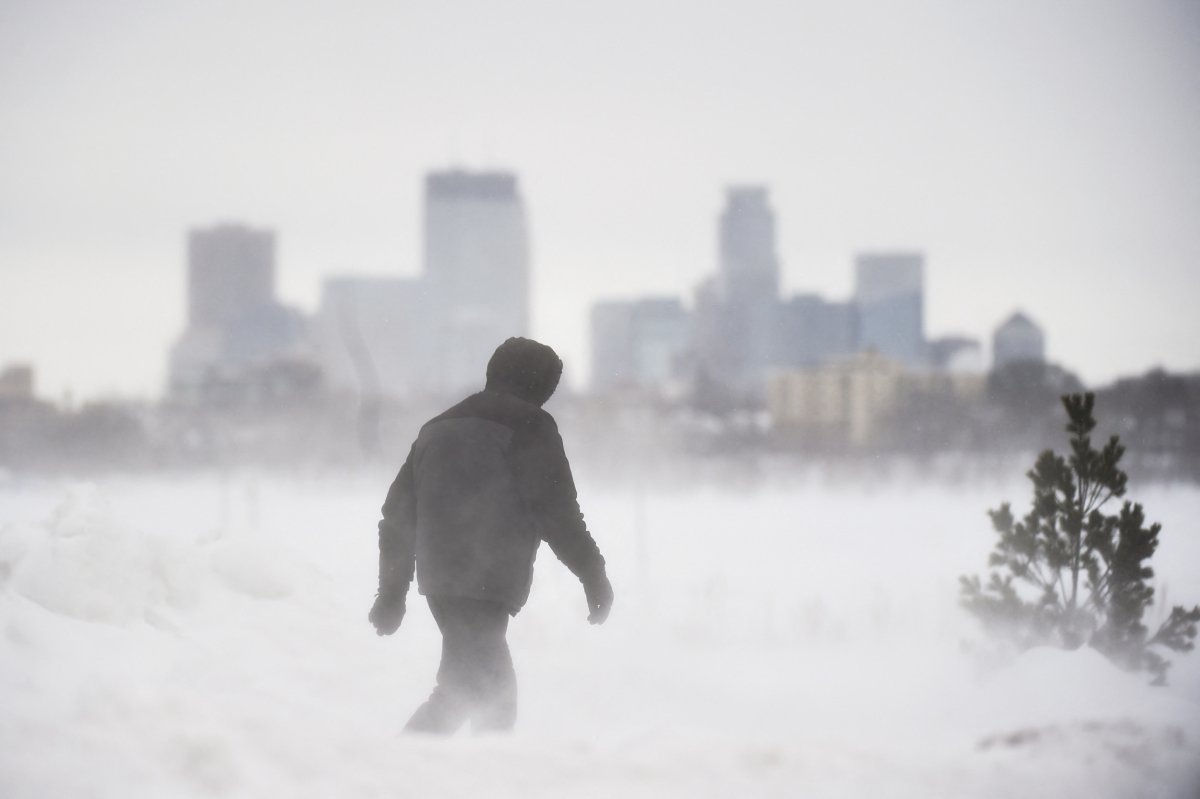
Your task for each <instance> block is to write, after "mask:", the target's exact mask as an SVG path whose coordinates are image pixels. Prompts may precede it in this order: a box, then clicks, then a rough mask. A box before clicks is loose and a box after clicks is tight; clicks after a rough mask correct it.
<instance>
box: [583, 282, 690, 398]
mask: <svg viewBox="0 0 1200 799" xmlns="http://www.w3.org/2000/svg"><path fill="white" fill-rule="evenodd" d="M689 323H690V320H689V316H688V313H687V311H686V310H685V309H684V307H683V304H682V303H681V302H680V301H679V300H678V299H676V298H674V297H651V298H645V299H639V300H633V301H606V302H600V303H596V304H595V305H593V306H592V318H591V341H592V389H593V390H595V391H606V390H610V389H614V388H618V389H642V390H649V391H656V392H660V393H669V392H670V391H671V390H672V388H674V387H675V385H674V384H675V383H677V382H678V378H679V377H680V375H681V369H682V360H683V358H684V356H685V353H686V351H687V348H688V342H689V335H690V329H689Z"/></svg>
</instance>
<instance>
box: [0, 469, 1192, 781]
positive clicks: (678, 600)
mask: <svg viewBox="0 0 1200 799" xmlns="http://www.w3.org/2000/svg"><path fill="white" fill-rule="evenodd" d="M385 490H386V481H385V480H383V481H367V480H361V479H359V480H356V479H347V480H345V481H342V482H341V483H333V484H330V483H323V484H316V483H314V484H308V485H295V484H285V483H277V482H271V481H262V480H259V479H256V478H254V477H252V476H241V477H233V478H224V479H218V480H210V481H204V480H194V481H190V482H188V483H180V484H171V483H163V482H152V481H127V482H122V481H112V482H109V483H107V484H105V485H103V486H96V485H83V486H73V487H69V488H67V489H65V490H64V489H60V488H59V487H56V486H50V485H46V486H40V487H35V488H34V489H32V490H25V491H23V492H22V493H21V494H19V495H17V494H12V493H9V494H5V493H3V492H0V518H3V519H5V520H6V523H5V524H4V526H3V527H0V796H4V797H5V798H6V799H20V798H21V797H44V796H72V797H74V796H81V797H121V798H122V799H126V798H127V797H143V796H144V797H162V796H171V797H191V796H228V797H262V796H289V797H328V796H355V797H371V796H380V797H383V796H387V797H396V796H400V797H404V796H413V797H429V796H438V797H443V796H445V797H457V796H462V797H468V796H471V797H476V796H479V795H480V794H486V795H488V796H497V797H504V796H514V797H516V796H521V797H540V796H546V797H549V796H554V797H562V796H572V797H574V796H585V797H586V796H604V797H608V796H631V797H641V796H644V797H670V796H679V797H704V796H714V797H715V796H722V797H724V796H796V795H805V796H860V795H861V796H881V795H882V796H889V797H905V796H913V797H929V796H955V797H960V796H967V797H970V796H981V797H1007V796H1034V797H1036V796H1047V797H1050V796H1053V797H1072V796H1078V797H1089V799H1096V797H1120V796H1163V797H1194V796H1195V795H1197V789H1198V788H1200V766H1198V765H1197V764H1200V712H1198V711H1200V668H1198V667H1197V665H1196V664H1195V663H1193V662H1192V661H1193V660H1194V659H1196V656H1194V655H1193V656H1192V658H1191V659H1189V658H1176V660H1177V666H1176V669H1175V670H1174V671H1173V672H1172V685H1171V686H1170V687H1168V688H1166V689H1159V688H1152V687H1150V686H1149V685H1147V684H1146V680H1145V678H1144V677H1141V676H1137V675H1130V674H1127V673H1124V672H1122V671H1120V670H1118V669H1116V668H1114V667H1113V666H1112V665H1111V664H1110V663H1108V662H1107V661H1106V660H1104V659H1103V658H1102V657H1101V656H1099V655H1098V654H1097V653H1095V652H1093V651H1091V650H1087V649H1083V650H1079V651H1075V652H1063V651H1059V650H1049V649H1046V650H1033V651H1030V652H1027V653H1025V654H1024V655H1022V656H1020V657H1018V658H1015V659H1012V660H1011V661H1009V662H1007V663H1003V664H996V663H990V662H981V661H980V660H979V659H978V658H977V657H976V656H975V655H973V654H971V650H970V648H969V647H968V646H966V644H967V643H968V642H969V641H970V638H971V636H972V635H973V634H974V628H973V626H972V625H971V623H970V621H969V620H968V619H966V618H964V616H963V615H962V613H961V612H960V611H958V609H957V607H956V590H957V584H956V577H957V575H958V574H959V573H962V572H963V571H972V570H977V569H978V568H980V567H981V566H982V565H983V563H984V562H985V559H986V553H987V550H988V547H989V545H990V538H989V533H988V527H987V524H986V518H985V517H984V516H983V513H982V509H983V508H986V507H989V506H992V505H994V504H996V501H997V499H998V497H997V492H996V491H995V490H994V489H993V490H986V491H974V492H972V491H961V490H960V491H955V492H954V493H949V492H942V491H940V490H936V489H916V490H914V489H911V488H908V489H905V490H903V491H900V490H897V491H887V490H882V491H877V492H874V493H871V494H862V493H856V492H855V491H854V490H852V489H843V490H831V489H820V488H816V487H804V486H801V487H793V488H778V489H771V490H768V491H762V492H757V493H753V492H751V493H728V494H706V493H702V492H682V493H678V494H654V495H651V496H649V497H645V498H643V499H644V501H639V502H640V504H635V503H634V502H633V501H632V497H630V496H627V495H622V494H611V495H607V496H599V497H586V496H585V511H587V513H588V517H589V520H590V524H591V526H592V528H593V529H594V530H595V531H596V532H597V536H598V537H599V539H600V541H601V544H602V546H603V547H604V549H605V551H606V555H607V556H608V558H609V561H610V566H611V572H612V577H613V581H614V584H615V586H616V589H617V604H616V606H615V608H614V613H613V616H612V618H611V619H610V622H609V624H608V625H606V626H605V627H603V628H594V627H590V626H589V625H587V624H586V623H584V621H583V616H584V607H583V599H582V595H581V592H580V590H579V586H578V584H577V582H575V581H574V579H573V578H572V577H571V576H570V575H569V574H567V573H566V572H565V570H564V569H562V568H561V566H559V565H558V564H557V563H556V562H555V561H554V559H553V557H552V556H551V555H550V553H549V552H548V551H546V550H543V551H542V553H541V555H540V557H539V559H538V564H537V569H536V571H537V574H536V577H535V587H534V592H533V596H532V598H531V601H530V604H529V606H528V607H527V608H526V610H525V611H524V612H523V613H522V614H521V615H520V616H519V617H518V618H517V619H516V620H515V621H514V623H513V625H512V633H511V635H510V639H511V642H512V646H513V651H514V658H515V660H516V664H517V670H518V674H519V679H520V684H521V703H522V704H521V720H520V723H519V727H518V732H517V733H516V734H515V735H512V736H507V737H499V738H470V737H459V738H455V739H452V740H449V741H444V740H429V739H423V738H411V737H404V736H402V735H400V734H399V730H400V728H401V727H402V725H403V722H404V720H405V718H406V717H407V714H408V713H409V712H410V711H411V710H412V708H413V707H415V705H416V704H417V703H418V702H419V701H420V700H421V699H422V698H423V696H424V694H425V693H426V692H427V691H428V689H429V687H430V685H431V683H432V680H433V673H434V670H435V669H436V665H437V656H438V646H439V643H438V637H437V633H436V629H435V627H434V625H433V624H432V620H431V619H430V618H429V615H428V611H427V610H426V609H425V608H424V606H423V603H422V602H421V601H420V599H419V598H417V597H415V596H414V597H412V599H411V601H410V605H409V614H408V617H407V618H406V619H405V622H404V625H403V626H402V628H401V630H400V632H399V633H398V634H397V635H396V636H394V637H392V638H389V639H379V638H377V637H376V636H375V635H374V632H373V631H372V630H371V629H370V628H369V627H368V626H367V624H366V621H365V615H366V610H367V608H368V607H369V604H370V601H371V595H372V593H373V590H374V584H373V583H374V577H375V549H374V547H375V536H374V522H375V514H376V513H377V509H378V506H379V502H380V499H381V497H382V495H383V492H384V491H385ZM1147 507H1148V508H1149V509H1150V510H1151V511H1152V513H1157V514H1159V515H1156V516H1155V518H1161V519H1163V520H1164V521H1165V522H1166V526H1165V532H1164V544H1163V549H1162V550H1160V553H1159V559H1161V560H1160V562H1159V563H1158V564H1157V566H1158V573H1159V575H1160V576H1161V578H1162V579H1163V580H1164V581H1165V582H1168V583H1169V584H1170V586H1171V595H1172V599H1173V600H1175V601H1179V602H1192V601H1200V558H1192V557H1191V555H1192V554H1195V553H1196V547H1197V543H1196V542H1195V541H1192V540H1191V539H1187V538H1186V537H1184V536H1182V535H1180V533H1179V532H1178V528H1179V527H1180V526H1181V522H1182V521H1183V520H1186V519H1189V518H1195V516H1196V515H1197V513H1200V492H1198V491H1194V490H1189V491H1186V492H1178V491H1176V492H1174V493H1173V494H1171V495H1169V496H1161V497H1156V498H1152V499H1150V500H1148V501H1147ZM1173 536H1178V538H1173ZM1156 560H1158V559H1156Z"/></svg>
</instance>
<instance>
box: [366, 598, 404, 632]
mask: <svg viewBox="0 0 1200 799" xmlns="http://www.w3.org/2000/svg"><path fill="white" fill-rule="evenodd" d="M367 618H368V619H370V621H371V624H373V625H374V626H375V634H376V635H391V634H392V633H394V632H396V630H397V629H399V628H400V621H401V620H402V619H403V618H404V594H401V593H387V592H380V593H377V594H376V595H375V604H374V605H372V606H371V612H370V613H369V614H367Z"/></svg>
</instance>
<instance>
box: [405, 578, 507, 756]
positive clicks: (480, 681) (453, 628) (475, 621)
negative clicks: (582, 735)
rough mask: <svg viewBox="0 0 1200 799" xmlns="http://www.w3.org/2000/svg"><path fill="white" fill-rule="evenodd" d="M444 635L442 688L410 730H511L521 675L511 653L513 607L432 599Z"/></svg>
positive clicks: (439, 680)
mask: <svg viewBox="0 0 1200 799" xmlns="http://www.w3.org/2000/svg"><path fill="white" fill-rule="evenodd" d="M427 600H428V602H429V609H430V610H431V611H433V619H434V621H436V622H437V626H438V629H439V630H441V631H442V662H441V665H439V666H438V672H437V685H436V686H434V689H433V693H432V694H430V696H429V699H427V700H426V701H425V704H423V705H421V706H420V707H419V708H417V712H416V713H413V715H412V718H411V719H409V720H408V724H407V725H406V726H405V729H406V730H407V731H409V732H432V733H442V734H447V735H448V734H450V733H453V732H455V731H456V730H457V729H458V728H459V727H461V726H462V725H463V723H464V722H465V721H467V719H470V720H471V729H472V730H474V731H475V732H491V731H505V730H511V729H512V728H513V724H515V723H516V720H517V675H516V673H515V672H514V671H513V665H512V656H511V655H509V653H508V641H507V640H505V637H504V636H505V634H506V633H507V632H508V608H507V607H506V606H504V605H502V604H500V603H499V602H487V601H484V600H481V599H464V598H462V597H448V596H441V597H435V596H431V597H427Z"/></svg>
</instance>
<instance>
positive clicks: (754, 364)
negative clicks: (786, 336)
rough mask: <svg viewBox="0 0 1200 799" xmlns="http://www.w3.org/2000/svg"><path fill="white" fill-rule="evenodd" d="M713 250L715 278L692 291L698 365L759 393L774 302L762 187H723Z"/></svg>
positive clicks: (775, 282)
mask: <svg viewBox="0 0 1200 799" xmlns="http://www.w3.org/2000/svg"><path fill="white" fill-rule="evenodd" d="M717 252H718V270H717V279H716V280H715V281H713V282H712V283H709V284H706V285H705V286H703V287H702V288H701V290H700V293H699V294H698V296H697V315H698V316H697V320H696V325H697V350H698V352H697V356H698V359H699V366H700V368H702V369H704V370H705V371H706V372H707V373H708V374H709V376H711V377H714V378H716V379H718V380H719V381H721V382H727V383H729V384H730V385H731V386H732V387H734V388H736V389H739V390H741V391H744V392H748V393H750V394H759V395H761V394H762V393H763V391H764V389H765V382H764V378H765V373H766V370H767V368H768V367H769V366H771V363H772V359H773V349H774V345H773V343H772V339H773V337H774V334H775V332H776V314H777V310H778V306H779V258H778V256H777V255H776V249H775V213H774V212H773V211H772V210H771V206H770V204H769V202H768V199H767V190H766V189H765V188H763V187H761V186H736V187H732V188H730V189H729V190H728V192H727V193H726V198H725V208H724V210H723V211H722V212H721V217H720V220H719V222H718V227H717Z"/></svg>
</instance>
